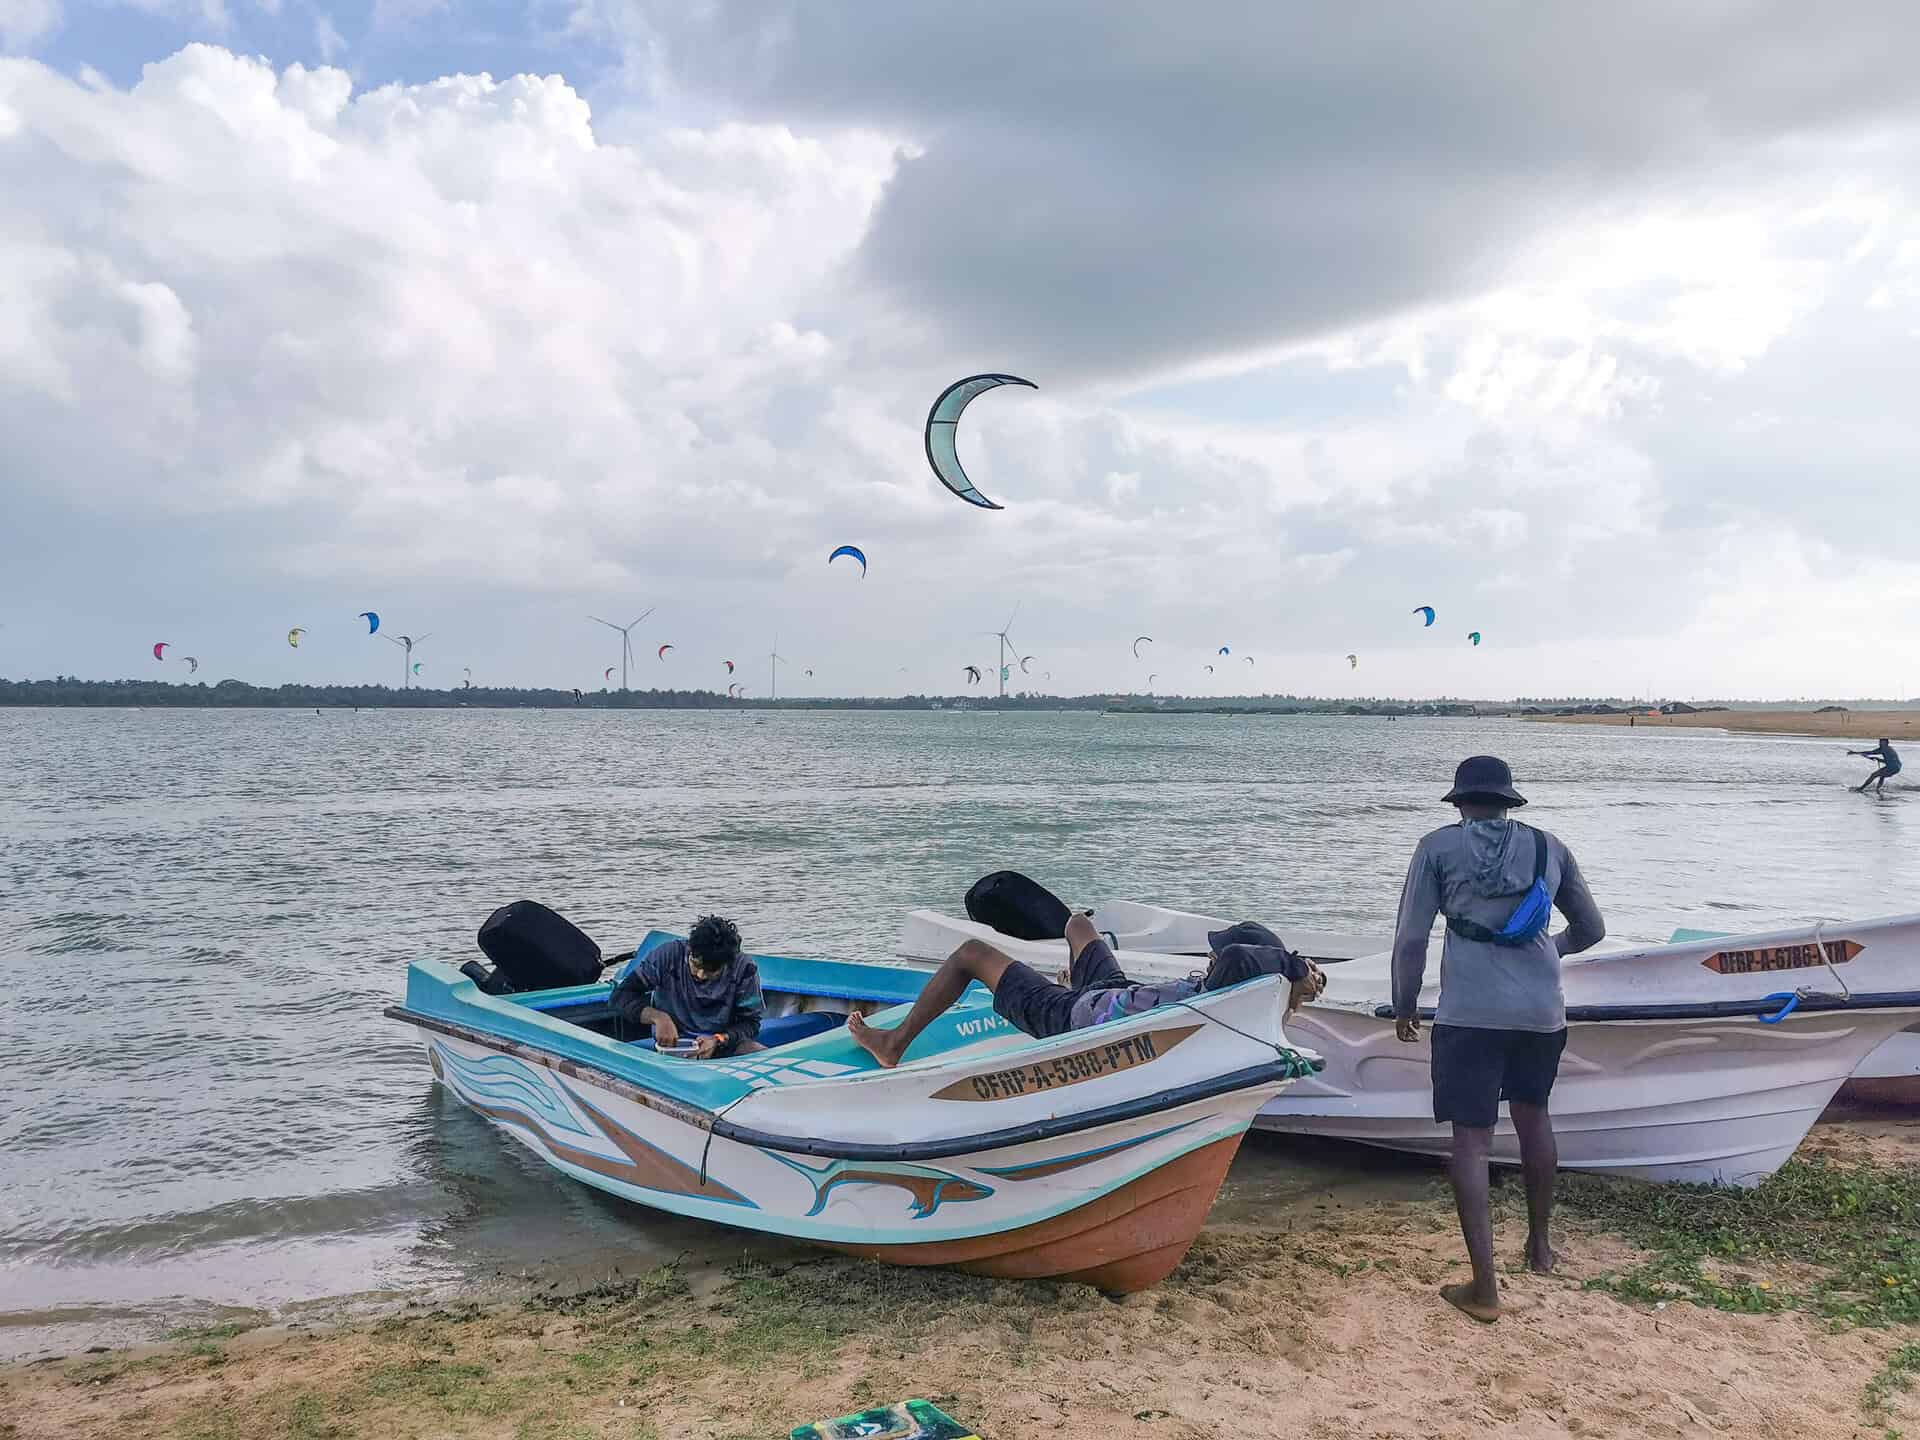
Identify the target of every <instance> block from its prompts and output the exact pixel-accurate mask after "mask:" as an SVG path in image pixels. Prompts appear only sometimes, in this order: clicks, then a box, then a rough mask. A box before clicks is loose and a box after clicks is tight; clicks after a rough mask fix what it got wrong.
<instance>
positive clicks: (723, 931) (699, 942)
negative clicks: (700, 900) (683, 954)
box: [687, 915, 740, 970]
mask: <svg viewBox="0 0 1920 1440" xmlns="http://www.w3.org/2000/svg"><path fill="white" fill-rule="evenodd" d="M687 949H689V950H691V951H692V952H693V958H694V959H695V960H697V961H698V962H699V964H700V968H701V969H702V970H721V969H724V968H725V967H727V966H728V965H731V964H732V963H733V962H734V961H736V960H738V959H739V958H740V927H739V926H737V925H735V924H734V923H733V922H732V921H731V920H728V919H725V918H724V917H722V916H719V915H702V916H701V917H700V918H699V919H698V920H695V921H694V922H693V929H691V930H690V931H688V932H687Z"/></svg>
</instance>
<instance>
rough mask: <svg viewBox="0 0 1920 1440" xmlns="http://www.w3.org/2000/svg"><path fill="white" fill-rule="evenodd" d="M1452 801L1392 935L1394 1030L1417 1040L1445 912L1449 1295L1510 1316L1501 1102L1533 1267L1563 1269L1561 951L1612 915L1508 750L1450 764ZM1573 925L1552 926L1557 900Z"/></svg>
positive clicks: (1439, 1053)
mask: <svg viewBox="0 0 1920 1440" xmlns="http://www.w3.org/2000/svg"><path fill="white" fill-rule="evenodd" d="M1446 800H1447V803H1449V804H1451V805H1454V806H1457V807H1458V808H1459V811H1460V823H1459V824H1457V825H1448V826H1446V827H1445V828H1444V829H1440V830H1435V831H1434V832H1433V833H1432V834H1431V835H1429V836H1427V837H1426V838H1425V839H1424V840H1422V841H1421V842H1420V845H1419V847H1418V848H1417V849H1416V850H1415V851H1414V852H1413V863H1412V864H1411V865H1410V866H1408V867H1407V884H1406V888H1405V889H1404V890H1403V891H1402V892H1401V894H1400V918H1399V922H1398V924H1397V925H1396V926H1395V928H1394V935H1393V1014H1394V1031H1395V1033H1396V1034H1398V1035H1399V1037H1400V1038H1401V1039H1402V1040H1405V1041H1407V1042H1409V1043H1412V1042H1414V1041H1417V1040H1419V1038H1420V1020H1419V1018H1418V1017H1419V1007H1420V986H1421V983H1422V982H1423V981H1424V980H1425V978H1426V973H1427V941H1428V939H1429V937H1430V936H1431V934H1432V931H1433V920H1434V916H1435V915H1436V914H1439V915H1445V916H1446V917H1447V937H1446V941H1445V943H1444V945H1443V946H1442V948H1441V951H1440V1004H1439V1006H1438V1008H1437V1010H1436V1011H1435V1014H1434V1021H1433V1042H1432V1051H1433V1118H1434V1121H1435V1123H1436V1124H1445V1123H1448V1122H1451V1123H1452V1125H1453V1155H1452V1159H1451V1161H1450V1163H1449V1166H1448V1174H1449V1178H1451V1179H1452V1181H1453V1202H1454V1208H1455V1209H1456V1210H1457V1211H1458V1212H1459V1215H1460V1231H1461V1234H1462V1235H1464V1236H1465V1237H1466V1242H1467V1256H1468V1258H1469V1259H1471V1260H1472V1262H1473V1280H1472V1281H1471V1283H1469V1284H1465V1285H1442V1286H1441V1287H1440V1296H1441V1298H1442V1299H1444V1300H1445V1301H1446V1302H1447V1303H1448V1304H1449V1305H1453V1306H1456V1307H1458V1308H1459V1309H1460V1310H1462V1311H1464V1312H1466V1313H1467V1314H1468V1315H1471V1316H1472V1317H1473V1318H1474V1319H1475V1320H1484V1321H1489V1322H1491V1321H1494V1320H1498V1319H1499V1318H1500V1284H1499V1281H1498V1279H1497V1278H1496V1277H1495V1274H1494V1269H1493V1214H1492V1211H1491V1210H1490V1209H1489V1207H1488V1202H1487V1165H1488V1156H1489V1154H1490V1153H1491V1151H1492V1148H1493V1127H1494V1124H1495V1122H1496V1121H1497V1120H1498V1119H1499V1114H1500V1102H1501V1101H1502V1100H1505V1101H1506V1102H1507V1104H1508V1109H1509V1111H1510V1113H1511V1114H1512V1117H1513V1129H1514V1133H1515V1134H1516V1135H1517V1136H1518V1137H1519V1140H1520V1167H1521V1171H1522V1173H1523V1174H1524V1175H1525V1177H1526V1186H1527V1265H1528V1267H1529V1268H1531V1269H1532V1270H1534V1271H1537V1272H1538V1273H1540V1274H1543V1275H1544V1274H1546V1273H1548V1272H1549V1271H1551V1270H1552V1269H1553V1261H1554V1255H1553V1245H1552V1243H1551V1241H1550V1240H1549V1238H1548V1233H1547V1227H1548V1223H1549V1221H1550V1220H1551V1219H1552V1217H1553V1181H1554V1172H1555V1171H1556V1170H1557V1169H1558V1168H1559V1164H1560V1155H1559V1151H1558V1150H1557V1148H1556V1147H1555V1145H1554V1139H1553V1122H1552V1120H1551V1119H1550V1118H1549V1117H1548V1115H1547V1097H1548V1095H1550V1094H1551V1093H1552V1091H1553V1081H1554V1076H1555V1075H1556V1074H1557V1073H1558V1072H1559V1069H1560V1052H1561V1051H1562V1050H1564V1049H1565V1048H1566V1044H1567V1010H1566V1003H1565V1001H1564V1000H1563V999H1562V998H1561V993H1560V959H1561V957H1562V956H1563V955H1575V954H1578V953H1579V952H1580V951H1582V950H1585V949H1587V948H1588V947H1589V946H1591V945H1596V944H1598V943H1599V942H1600V941H1601V940H1602V939H1603V938H1605V936H1606V933H1607V930H1606V923H1605V922H1604V921H1603V920H1602V919H1601V918H1600V910H1599V907H1598V906H1596V905H1595V904H1594V903H1593V896H1592V895H1591V894H1590V893H1588V891H1587V883H1586V881H1585V880H1583V879H1581V878H1580V867H1579V866H1578V865H1576V864H1575V863H1574V859H1573V855H1572V853H1571V852H1569V851H1568V849H1567V847H1566V846H1564V845H1562V844H1561V843H1560V842H1559V841H1558V840H1556V839H1554V837H1553V836H1551V835H1549V834H1547V832H1546V831H1544V830H1536V829H1534V828H1533V827H1532V826H1531V825H1522V824H1521V823H1520V822H1519V821H1517V820H1509V819H1508V818H1507V812H1508V811H1509V810H1515V809H1518V808H1519V807H1520V806H1522V805H1524V804H1526V803H1527V802H1526V799H1525V797H1524V796H1522V795H1521V794H1520V792H1519V791H1517V790H1515V789H1514V788H1513V772H1512V771H1511V770H1509V769H1508V768H1507V762H1506V761H1504V760H1498V759H1495V758H1494V757H1493V756H1491V755H1475V756H1472V757H1470V758H1468V759H1466V760H1463V761H1461V762H1460V767H1459V769H1457V770H1455V771H1454V774H1453V789H1451V790H1450V791H1448V792H1447V795H1446ZM1556 907H1557V908H1558V909H1559V911H1560V913H1561V914H1562V915H1564V916H1566V917H1567V928H1566V929H1565V930H1563V931H1561V932H1560V933H1559V934H1558V935H1550V934H1548V923H1549V922H1550V921H1551V920H1552V918H1553V910H1554V909H1555V908H1556Z"/></svg>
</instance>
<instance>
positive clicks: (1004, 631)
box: [986, 600, 1020, 700]
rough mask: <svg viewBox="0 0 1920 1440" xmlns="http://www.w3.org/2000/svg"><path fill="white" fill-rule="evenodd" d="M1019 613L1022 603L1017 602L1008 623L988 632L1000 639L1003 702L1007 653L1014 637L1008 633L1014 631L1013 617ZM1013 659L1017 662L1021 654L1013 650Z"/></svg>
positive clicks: (1001, 695)
mask: <svg viewBox="0 0 1920 1440" xmlns="http://www.w3.org/2000/svg"><path fill="white" fill-rule="evenodd" d="M1019 613H1020V602H1019V601H1017V600H1016V601H1015V602H1014V605H1013V615H1009V616H1007V623H1006V624H1005V625H1002V626H1001V627H1000V628H999V629H998V630H989V631H987V632H986V633H987V634H989V635H997V636H999V637H1000V665H999V667H998V668H999V675H1000V698H1001V699H1002V700H1004V699H1006V698H1007V651H1008V650H1012V649H1013V636H1012V635H1011V634H1009V633H1008V632H1009V631H1011V630H1012V629H1013V616H1014V615H1018V614H1019ZM1013 658H1014V659H1016V660H1018V659H1019V658H1020V652H1019V651H1018V650H1013Z"/></svg>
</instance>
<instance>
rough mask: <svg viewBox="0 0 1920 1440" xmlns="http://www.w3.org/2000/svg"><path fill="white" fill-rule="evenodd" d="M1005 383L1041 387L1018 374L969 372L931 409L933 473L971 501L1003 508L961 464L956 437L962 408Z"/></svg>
mask: <svg viewBox="0 0 1920 1440" xmlns="http://www.w3.org/2000/svg"><path fill="white" fill-rule="evenodd" d="M1002 385H1024V386H1026V387H1027V388H1028V389H1029V390H1038V389H1039V388H1040V387H1039V386H1038V385H1035V384H1034V383H1033V382H1032V381H1031V380H1022V379H1021V378H1020V377H1019V376H1018V375H969V376H968V377H967V378H966V379H964V380H956V381H954V382H953V384H951V385H949V386H948V387H947V388H946V389H944V390H942V391H941V392H940V398H939V399H937V400H935V401H934V402H933V408H932V409H931V410H929V411H927V437H926V444H927V463H928V464H929V465H931V466H932V467H933V473H934V475H935V476H936V477H938V479H939V481H940V483H941V484H942V485H944V486H946V487H947V489H949V490H951V491H952V492H953V493H954V494H955V495H958V496H959V497H960V498H961V499H962V500H964V501H966V502H967V503H968V504H969V505H977V506H979V507H980V508H981V509H982V510H1002V509H1005V508H1006V507H1005V506H1003V505H998V504H996V503H994V502H993V501H991V500H989V499H988V498H987V497H986V496H984V495H982V494H981V493H980V492H979V491H978V490H977V489H975V488H974V484H973V481H971V480H969V479H968V478H967V472H966V471H965V470H964V469H963V468H962V467H961V465H960V452H959V450H958V449H956V448H955V445H954V440H955V436H956V433H957V432H958V430H959V428H960V412H961V411H963V410H965V409H966V408H967V406H968V405H969V404H971V403H972V401H973V399H974V397H975V396H978V395H984V394H986V393H987V391H989V390H996V389H998V388H999V387H1000V386H1002Z"/></svg>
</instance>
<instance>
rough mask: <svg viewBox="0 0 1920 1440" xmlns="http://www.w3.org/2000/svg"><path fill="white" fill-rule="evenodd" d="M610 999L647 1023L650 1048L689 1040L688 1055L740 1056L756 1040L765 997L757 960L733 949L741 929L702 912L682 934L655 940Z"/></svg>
mask: <svg viewBox="0 0 1920 1440" xmlns="http://www.w3.org/2000/svg"><path fill="white" fill-rule="evenodd" d="M613 1006H614V1008H615V1009H616V1010H618V1011H619V1012H620V1013H621V1015H623V1016H624V1017H626V1019H627V1020H629V1021H630V1022H632V1023H633V1024H635V1025H651V1026H652V1027H653V1044H654V1048H655V1049H656V1050H666V1049H668V1048H670V1047H672V1046H674V1045H678V1044H679V1043H680V1039H681V1036H682V1035H683V1034H684V1035H685V1036H686V1037H687V1038H688V1039H690V1040H692V1041H694V1049H693V1058H694V1059H696V1060H712V1059H714V1058H716V1057H719V1056H726V1055H745V1054H749V1053H751V1052H752V1051H755V1050H764V1049H766V1048H767V1047H766V1046H764V1045H762V1044H761V1043H760V1040H759V1035H760V1022H761V1020H762V1019H763V1018H764V1016H765V1014H766V1008H767V1006H766V1001H765V999H764V998H763V997H762V995H761V993H760V967H759V966H758V965H756V964H754V963H753V961H752V960H751V959H750V958H749V957H747V956H746V955H743V954H742V953H741V951H740V930H739V927H738V926H736V925H735V924H734V923H733V921H731V920H725V919H722V918H721V917H720V916H718V915H702V916H701V917H700V918H699V919H698V920H696V921H694V922H693V929H692V930H690V931H688V932H687V938H686V939H684V940H669V941H668V942H667V943H666V944H664V945H660V946H656V947H655V948H654V949H652V950H650V951H648V952H647V953H646V954H645V955H644V956H642V957H641V958H640V959H638V960H636V961H634V962H633V964H632V966H631V967H629V968H628V970H627V973H626V976H625V977H624V978H623V979H622V980H621V981H620V983H619V984H618V985H617V986H615V987H614V991H613Z"/></svg>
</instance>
